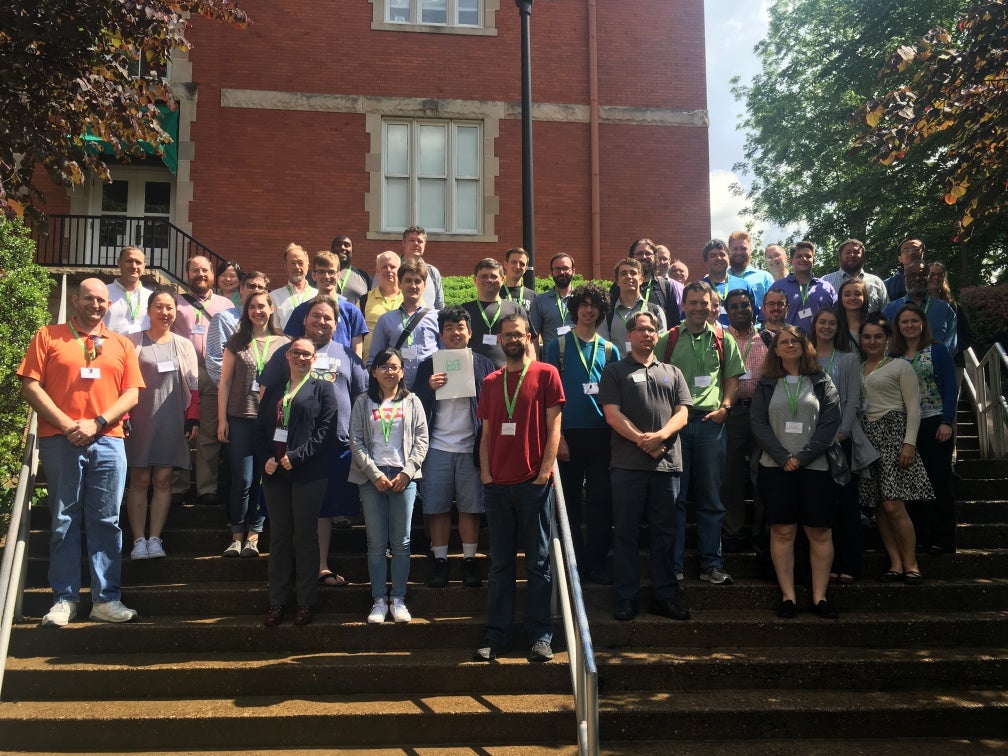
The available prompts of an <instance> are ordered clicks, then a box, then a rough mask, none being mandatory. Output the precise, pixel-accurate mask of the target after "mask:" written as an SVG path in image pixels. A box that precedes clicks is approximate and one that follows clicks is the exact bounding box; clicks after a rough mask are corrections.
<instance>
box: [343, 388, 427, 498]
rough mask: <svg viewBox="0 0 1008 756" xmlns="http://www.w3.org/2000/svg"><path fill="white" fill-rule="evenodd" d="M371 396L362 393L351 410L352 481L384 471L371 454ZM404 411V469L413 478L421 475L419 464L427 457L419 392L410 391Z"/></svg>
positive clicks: (364, 480)
mask: <svg viewBox="0 0 1008 756" xmlns="http://www.w3.org/2000/svg"><path fill="white" fill-rule="evenodd" d="M371 401H372V400H371V397H370V396H368V395H367V394H361V395H360V396H359V397H357V401H356V402H354V406H353V410H352V411H351V412H350V452H351V454H352V459H351V461H350V474H349V476H348V477H347V481H348V482H350V483H367V482H368V481H370V482H372V483H373V482H374V481H376V480H378V478H380V477H381V476H382V475H383V474H384V473H382V471H381V470H379V469H378V466H377V465H376V464H375V461H374V459H373V458H372V457H371V444H372V443H373V440H374V439H373V438H372V435H371V431H372V429H373V428H374V423H373V422H372V421H371V417H370V414H371ZM402 412H403V456H404V457H405V460H406V466H405V467H403V472H404V473H406V475H407V476H409V479H410V480H415V479H416V478H419V477H421V475H420V466H421V465H422V464H423V461H424V457H426V456H427V445H428V442H429V440H428V436H427V415H426V414H425V413H424V409H423V405H422V404H421V403H420V399H419V398H417V395H416V394H413V393H410V394H407V395H406V397H405V398H404V399H403V401H402Z"/></svg>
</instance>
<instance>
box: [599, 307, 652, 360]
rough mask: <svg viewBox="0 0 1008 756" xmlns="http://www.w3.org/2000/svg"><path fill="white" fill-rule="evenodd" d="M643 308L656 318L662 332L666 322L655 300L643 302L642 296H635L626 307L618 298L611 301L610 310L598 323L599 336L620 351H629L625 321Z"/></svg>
mask: <svg viewBox="0 0 1008 756" xmlns="http://www.w3.org/2000/svg"><path fill="white" fill-rule="evenodd" d="M645 308H646V309H647V310H649V311H650V312H652V313H654V315H655V316H656V317H657V318H658V321H659V322H658V332H659V333H664V332H665V330H666V329H667V328H668V323H666V322H665V312H664V311H663V310H662V308H661V307H660V306H659V305H658V304H656V303H655V302H645V301H644V298H643V297H637V301H636V302H634V303H633V306H632V307H627V306H626V305H625V304H623V303H622V302H620V301H619V300H618V299H617V300H616V301H615V302H614V303H613V309H612V312H610V313H609V314H608V315H607V316H606V317H605V319H604V320H603V321H602V322H601V323H599V328H598V332H599V336H601V337H602V338H604V339H606V340H608V341H611V342H612V343H613V344H615V345H616V346H618V347H619V348H620V351H621V352H623V353H629V352H630V346H629V344H630V341H629V335H628V334H627V327H626V326H627V321H628V320H630V316H631V315H636V314H637V313H638V312H642V311H643V310H644V309H645Z"/></svg>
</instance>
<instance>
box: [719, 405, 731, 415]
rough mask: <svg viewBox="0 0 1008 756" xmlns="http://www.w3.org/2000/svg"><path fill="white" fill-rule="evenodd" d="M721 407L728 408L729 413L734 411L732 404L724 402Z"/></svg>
mask: <svg viewBox="0 0 1008 756" xmlns="http://www.w3.org/2000/svg"><path fill="white" fill-rule="evenodd" d="M721 409H723V410H727V411H728V414H729V415H730V414H731V413H732V406H731V405H730V404H722V405H721Z"/></svg>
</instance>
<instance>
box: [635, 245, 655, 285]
mask: <svg viewBox="0 0 1008 756" xmlns="http://www.w3.org/2000/svg"><path fill="white" fill-rule="evenodd" d="M632 257H633V259H634V260H636V261H637V262H639V263H640V264H641V272H642V274H643V277H644V278H651V276H653V275H654V270H655V251H654V248H653V247H652V246H651V245H650V244H638V245H637V246H636V247H634V251H633V255H632Z"/></svg>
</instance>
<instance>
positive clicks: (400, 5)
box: [385, 0, 483, 26]
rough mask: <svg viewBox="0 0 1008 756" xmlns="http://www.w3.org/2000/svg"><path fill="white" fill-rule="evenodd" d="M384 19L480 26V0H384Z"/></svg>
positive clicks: (434, 24) (401, 22)
mask: <svg viewBox="0 0 1008 756" xmlns="http://www.w3.org/2000/svg"><path fill="white" fill-rule="evenodd" d="M385 1H386V14H385V20H386V21H387V22H389V23H394V24H395V23H398V24H425V25H430V26H481V21H482V19H481V11H482V7H481V6H482V5H483V2H482V0H385Z"/></svg>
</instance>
